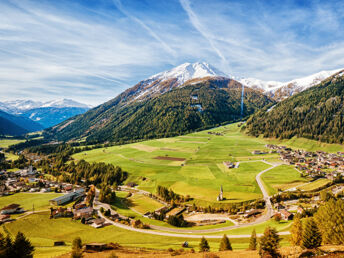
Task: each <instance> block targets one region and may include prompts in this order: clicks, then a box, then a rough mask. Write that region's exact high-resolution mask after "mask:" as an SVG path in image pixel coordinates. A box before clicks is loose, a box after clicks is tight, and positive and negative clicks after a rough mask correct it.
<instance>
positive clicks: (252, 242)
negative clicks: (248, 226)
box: [248, 229, 257, 250]
mask: <svg viewBox="0 0 344 258" xmlns="http://www.w3.org/2000/svg"><path fill="white" fill-rule="evenodd" d="M248 249H249V250H257V234H256V229H253V230H252V234H251V238H250V245H249V247H248Z"/></svg>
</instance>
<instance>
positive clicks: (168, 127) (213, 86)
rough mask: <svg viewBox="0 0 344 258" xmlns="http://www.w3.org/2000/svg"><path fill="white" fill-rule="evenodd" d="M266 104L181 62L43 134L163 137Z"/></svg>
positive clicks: (206, 68)
mask: <svg viewBox="0 0 344 258" xmlns="http://www.w3.org/2000/svg"><path fill="white" fill-rule="evenodd" d="M243 89H244V94H242V91H243ZM242 101H243V104H244V105H243V108H242V106H241V102H242ZM269 103H274V101H273V100H272V99H270V98H269V97H268V96H266V95H264V94H262V93H261V92H259V91H257V90H254V89H250V88H248V87H243V85H242V84H241V83H239V82H237V81H235V80H233V79H231V78H228V76H226V74H224V73H222V72H220V71H218V70H217V69H216V68H214V67H212V66H210V65H208V64H206V63H194V64H191V63H185V64H182V65H180V66H178V67H175V68H173V69H171V70H169V71H166V72H162V73H159V74H156V75H153V76H151V77H149V78H148V79H145V80H143V81H141V82H139V83H137V84H136V85H134V86H133V87H132V88H130V89H127V90H126V91H124V92H123V93H121V94H120V95H119V96H117V97H116V98H114V99H112V100H110V101H108V102H106V103H104V104H102V105H100V106H98V107H96V108H93V109H91V110H89V111H88V112H86V113H85V114H82V115H79V116H77V117H74V118H71V119H68V120H66V121H64V122H62V123H61V124H59V125H57V126H54V127H52V128H50V129H48V130H46V131H45V136H46V137H48V138H52V139H57V140H60V141H61V140H62V141H68V140H77V139H83V138H86V139H87V141H92V142H104V141H117V142H121V141H133V140H138V139H146V138H157V137H166V136H172V135H179V134H183V133H187V132H192V131H195V130H201V129H205V128H210V127H213V126H217V125H219V124H222V123H229V122H233V121H237V120H239V119H240V118H241V117H245V116H248V115H250V114H252V113H254V112H255V111H257V110H258V109H260V108H262V107H264V106H265V105H267V104H269Z"/></svg>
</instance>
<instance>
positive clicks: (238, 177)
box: [73, 124, 278, 204]
mask: <svg viewBox="0 0 344 258" xmlns="http://www.w3.org/2000/svg"><path fill="white" fill-rule="evenodd" d="M239 129H240V128H239V127H238V125H237V124H232V125H228V126H224V127H219V128H216V129H213V130H210V132H212V133H221V135H220V136H218V135H214V134H208V131H202V132H198V133H193V134H189V135H186V136H180V137H173V138H167V139H158V140H151V141H145V142H140V143H135V144H128V145H123V146H114V147H109V148H102V149H95V150H91V151H87V152H82V153H78V154H76V155H74V156H73V157H74V158H75V159H76V160H80V159H85V160H87V161H89V162H93V161H95V162H109V163H112V164H115V165H119V166H121V167H122V168H123V169H125V170H126V171H128V172H129V174H130V178H129V179H128V181H134V182H136V183H138V184H139V188H140V189H143V190H147V191H150V192H155V189H156V186H157V185H163V186H167V187H169V188H171V189H173V190H174V191H175V192H177V193H179V194H182V195H190V196H191V197H193V198H195V201H196V202H205V204H211V203H216V197H217V195H218V194H219V189H220V186H221V185H222V186H223V189H224V196H225V197H226V199H227V200H226V201H224V202H225V203H228V202H239V201H246V200H252V199H257V198H260V197H261V196H262V194H261V192H260V189H259V187H258V185H257V183H256V181H255V176H256V175H257V174H258V173H259V172H260V171H261V170H264V169H266V168H269V167H270V166H269V165H268V164H265V163H263V162H262V161H260V160H261V159H262V158H263V157H264V156H262V155H252V154H251V152H252V151H253V150H256V149H265V147H264V145H265V142H264V141H263V140H261V139H257V138H251V137H247V136H245V135H243V134H242V133H240V131H239ZM270 156H271V155H270ZM272 156H273V157H275V158H277V157H278V156H277V154H274V155H272ZM249 159H251V161H254V160H256V161H255V162H247V163H242V164H240V166H239V168H235V169H228V168H226V167H225V166H224V165H223V162H224V161H233V162H235V161H240V160H249Z"/></svg>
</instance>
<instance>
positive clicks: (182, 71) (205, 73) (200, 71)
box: [149, 62, 228, 84]
mask: <svg viewBox="0 0 344 258" xmlns="http://www.w3.org/2000/svg"><path fill="white" fill-rule="evenodd" d="M209 76H222V77H228V75H226V74H225V73H223V72H221V71H219V70H218V69H216V68H215V67H213V66H211V65H209V64H207V63H205V62H197V63H184V64H181V65H179V66H177V67H175V68H173V69H171V70H168V71H164V72H161V73H158V74H155V75H153V76H151V77H150V78H149V80H167V79H172V78H176V79H177V81H178V83H179V84H183V83H185V82H186V81H188V80H192V79H196V78H204V77H209Z"/></svg>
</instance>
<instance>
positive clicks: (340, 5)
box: [0, 0, 344, 104]
mask: <svg viewBox="0 0 344 258" xmlns="http://www.w3.org/2000/svg"><path fill="white" fill-rule="evenodd" d="M343 12H344V2H343V1H340V0H338V1H335V0H334V1H308V2H306V3H304V4H302V5H301V4H299V3H298V2H297V1H284V2H278V3H277V1H269V2H268V1H255V0H250V1H239V0H226V1H225V0H213V1H203V0H175V1H139V0H126V1H125V2H124V1H122V2H121V0H103V1H94V2H93V1H68V0H61V1H33V0H11V1H10V0H3V1H0V95H1V97H2V98H7V99H13V98H31V99H38V100H43V101H44V100H49V99H54V98H60V97H68V98H74V99H76V100H79V101H86V102H88V103H91V104H99V103H101V102H104V101H106V100H108V99H110V98H112V97H115V96H116V95H117V94H119V93H120V92H122V91H123V90H124V89H126V88H128V87H129V86H132V85H134V84H135V83H137V82H138V81H140V80H142V79H144V78H147V77H149V76H151V75H152V74H154V73H157V72H160V71H163V70H165V69H169V68H171V67H172V66H173V65H178V64H181V63H183V62H194V61H206V62H209V63H210V64H212V65H214V66H216V67H217V68H219V69H220V70H223V71H224V72H226V73H228V74H231V75H235V76H244V77H256V78H259V79H263V80H279V81H287V80H290V79H293V78H295V77H299V76H305V75H308V74H310V73H315V72H318V71H320V70H328V69H336V68H340V67H344V34H343V33H341V30H340V29H341V28H342V27H343V26H344V16H343V15H342V13H343Z"/></svg>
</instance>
